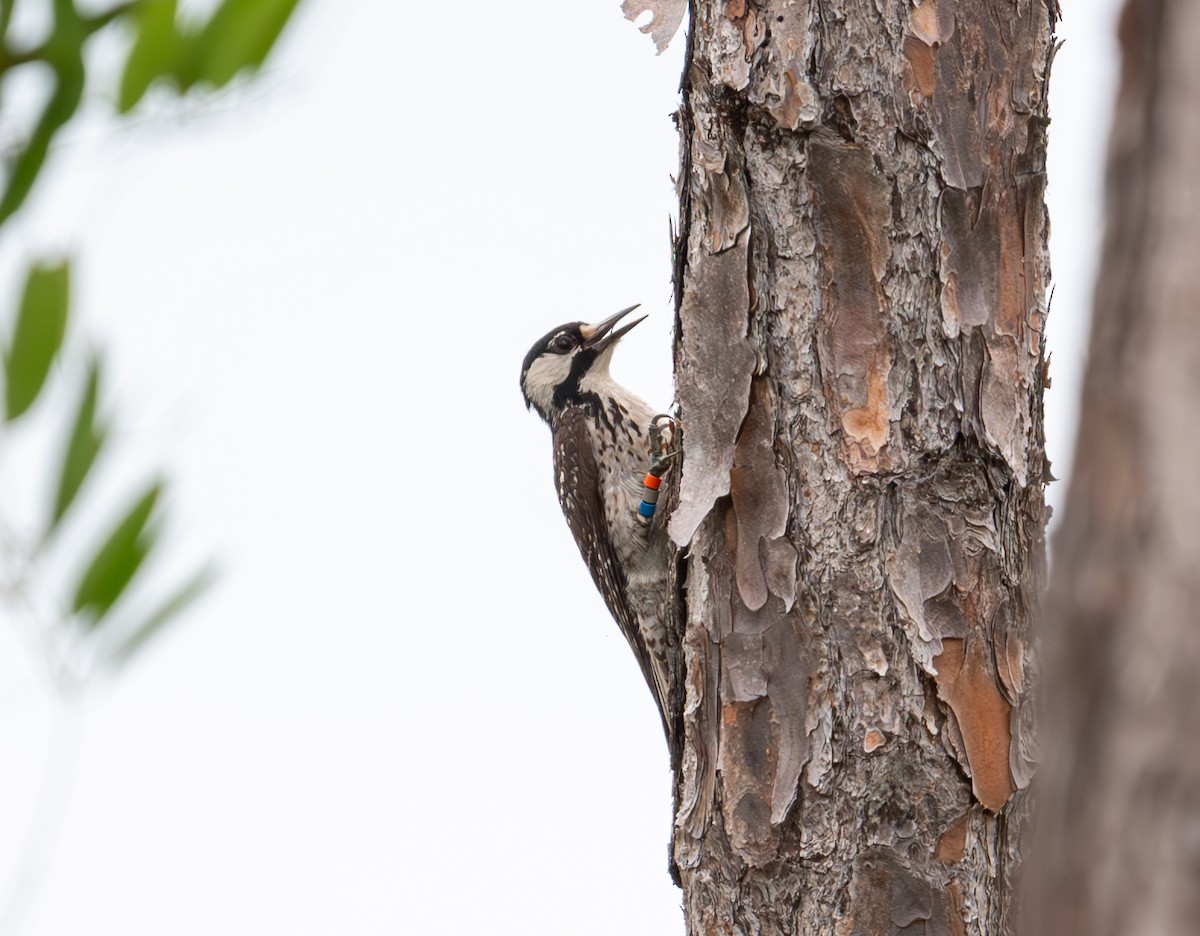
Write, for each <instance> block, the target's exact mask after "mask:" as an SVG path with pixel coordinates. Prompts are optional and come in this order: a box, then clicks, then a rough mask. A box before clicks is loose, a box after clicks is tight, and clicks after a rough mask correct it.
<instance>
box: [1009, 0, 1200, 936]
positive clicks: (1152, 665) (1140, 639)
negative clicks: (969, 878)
mask: <svg viewBox="0 0 1200 936" xmlns="http://www.w3.org/2000/svg"><path fill="white" fill-rule="evenodd" d="M1119 35H1120V40H1121V46H1122V53H1123V67H1122V71H1121V81H1120V90H1119V94H1118V98H1117V107H1116V113H1115V117H1114V124H1113V133H1112V139H1111V141H1110V148H1109V163H1108V181H1107V189H1108V194H1107V213H1108V230H1107V234H1106V238H1105V242H1104V247H1103V254H1102V257H1101V266H1100V269H1101V273H1100V277H1099V281H1098V283H1097V288H1096V297H1095V319H1094V323H1093V327H1092V337H1091V345H1090V350H1089V359H1088V371H1087V376H1086V378H1085V383H1084V395H1083V406H1082V412H1081V418H1080V424H1079V425H1080V428H1079V435H1078V438H1077V441H1076V452H1075V460H1074V468H1073V470H1072V475H1071V484H1070V489H1069V495H1068V500H1067V505H1066V511H1065V515H1064V518H1063V525H1062V528H1061V532H1060V533H1059V534H1058V536H1057V538H1056V541H1055V547H1056V548H1055V569H1054V582H1053V588H1052V592H1051V605H1050V609H1051V621H1052V623H1053V625H1054V628H1053V631H1052V632H1051V636H1058V637H1059V641H1058V646H1057V647H1055V648H1052V652H1051V653H1050V655H1049V658H1048V667H1049V672H1048V680H1047V690H1046V694H1047V697H1048V698H1047V702H1048V705H1047V708H1046V711H1047V728H1048V731H1049V735H1048V741H1049V744H1048V745H1047V748H1046V761H1047V764H1046V774H1045V778H1044V782H1043V783H1042V784H1041V786H1043V787H1044V791H1043V792H1042V793H1040V794H1039V799H1041V800H1042V805H1041V806H1039V809H1040V812H1039V823H1038V831H1039V834H1040V833H1042V832H1043V830H1045V831H1046V833H1047V834H1046V838H1045V839H1044V840H1042V839H1039V848H1038V850H1037V851H1036V852H1035V853H1034V854H1035V855H1036V856H1037V857H1036V859H1035V862H1036V867H1037V873H1036V874H1034V875H1031V878H1030V879H1031V881H1032V883H1033V886H1034V889H1035V891H1036V892H1037V893H1038V895H1039V896H1040V898H1041V899H1040V901H1036V902H1035V903H1034V906H1035V907H1036V908H1037V913H1036V924H1037V925H1035V926H1032V927H1031V928H1030V932H1033V933H1045V934H1051V933H1053V934H1056V936H1059V934H1062V936H1070V934H1083V933H1087V934H1089V936H1092V934H1094V936H1104V934H1109V933H1113V934H1115V933H1140V934H1147V936H1167V934H1183V933H1197V932H1200V686H1198V682H1200V477H1198V472H1200V468H1198V466H1200V416H1198V415H1197V414H1198V412H1200V56H1198V55H1197V51H1196V50H1197V49H1200V4H1197V3H1195V0H1130V2H1129V3H1127V5H1126V7H1125V10H1124V14H1123V16H1122V19H1121V26H1120V30H1119Z"/></svg>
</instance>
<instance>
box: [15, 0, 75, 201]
mask: <svg viewBox="0 0 1200 936" xmlns="http://www.w3.org/2000/svg"><path fill="white" fill-rule="evenodd" d="M56 15H57V17H58V18H57V20H56V22H55V24H54V32H53V34H52V35H51V37H50V39H49V40H48V41H47V43H46V46H45V58H46V61H47V63H48V64H49V65H50V67H51V68H53V69H54V91H53V93H52V94H51V95H50V100H49V101H47V102H46V107H45V109H44V110H43V111H42V115H41V117H39V118H38V122H37V125H36V126H35V127H34V128H33V133H32V134H30V137H29V140H28V141H27V142H26V143H25V145H24V146H23V147H21V148H20V149H19V150H18V151H17V155H16V157H15V158H14V159H13V160H12V162H11V163H10V165H9V171H8V181H7V184H6V186H5V188H4V195H3V196H0V224H3V223H4V222H5V221H7V220H8V219H9V218H10V217H12V215H13V214H14V213H15V212H16V211H17V209H18V208H20V207H21V205H23V204H24V203H25V199H26V198H27V197H28V195H29V192H30V190H31V189H32V188H33V184H34V182H36V181H37V177H38V173H40V172H41V171H42V164H43V163H44V162H45V161H46V154H47V153H49V152H50V144H51V143H52V142H53V141H54V137H55V135H56V134H57V133H58V131H59V130H60V129H61V128H62V126H63V124H65V123H66V122H67V121H68V120H70V119H71V117H72V116H73V115H74V113H75V111H76V110H78V108H79V102H80V101H81V100H82V98H83V83H84V66H83V42H84V39H86V38H87V34H86V32H85V31H84V30H83V29H82V28H81V26H80V22H79V18H78V16H77V15H74V7H73V6H72V5H71V4H56Z"/></svg>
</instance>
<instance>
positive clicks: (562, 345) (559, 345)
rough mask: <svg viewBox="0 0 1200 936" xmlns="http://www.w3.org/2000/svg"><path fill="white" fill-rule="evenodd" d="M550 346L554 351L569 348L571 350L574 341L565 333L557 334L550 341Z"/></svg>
mask: <svg viewBox="0 0 1200 936" xmlns="http://www.w3.org/2000/svg"><path fill="white" fill-rule="evenodd" d="M552 346H553V348H554V350H555V351H564V352H566V351H570V350H571V349H572V348H573V347H575V342H573V341H572V340H571V339H570V338H569V337H567V336H566V335H559V336H558V337H557V338H555V339H554V341H553V342H552Z"/></svg>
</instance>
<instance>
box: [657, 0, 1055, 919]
mask: <svg viewBox="0 0 1200 936" xmlns="http://www.w3.org/2000/svg"><path fill="white" fill-rule="evenodd" d="M634 5H635V6H645V5H647V4H646V3H641V4H634ZM1052 6H1053V4H1052V2H1050V0H1046V2H1043V0H954V2H952V0H921V2H920V3H919V4H917V5H914V4H913V2H912V0H882V2H879V3H870V4H865V3H860V2H858V0H801V2H797V0H695V2H693V4H692V20H691V25H690V36H689V59H688V62H687V64H686V65H685V73H684V82H683V95H684V101H683V107H682V109H681V112H680V115H679V121H678V124H679V127H680V133H681V138H682V150H683V152H682V172H681V178H680V231H679V234H678V237H677V238H676V240H675V247H676V257H675V265H676V289H677V315H678V329H677V344H676V349H675V354H676V379H677V388H678V400H679V404H680V410H681V417H682V421H683V426H684V431H685V435H686V451H685V453H684V460H683V469H682V481H681V484H680V489H679V490H680V498H679V505H678V507H677V509H676V510H675V512H674V513H673V515H672V517H671V521H670V532H671V535H672V538H673V539H674V541H675V542H676V543H677V544H678V545H679V546H680V547H681V548H683V549H685V550H686V552H685V553H684V563H683V575H684V576H685V581H684V585H685V589H684V592H683V594H684V595H685V596H686V601H685V603H684V607H685V609H686V614H685V620H684V621H683V622H682V626H683V633H682V634H681V635H680V640H679V646H680V647H681V650H682V657H683V661H684V665H685V666H686V673H685V674H684V675H683V677H682V685H683V686H684V687H685V692H684V696H685V697H684V699H683V707H684V711H683V724H684V732H683V733H684V748H683V751H682V756H681V758H680V763H679V769H678V771H677V776H676V792H677V799H676V807H677V808H676V819H675V831H674V840H673V843H672V844H673V854H674V859H675V863H676V867H677V870H678V871H679V875H680V880H681V882H682V884H683V887H684V892H685V896H684V904H685V911H686V914H687V920H688V928H689V932H690V933H694V934H709V933H763V934H774V933H787V934H792V933H794V934H814V933H830V932H833V933H837V934H840V936H853V934H860V933H861V934H868V933H869V934H875V933H893V932H894V933H901V932H903V933H911V932H924V933H927V934H930V933H946V934H975V936H984V934H987V936H992V934H1000V933H1004V932H1008V929H1007V927H1008V916H1009V912H1010V904H1011V883H1012V873H1013V871H1014V869H1015V866H1016V865H1017V864H1018V863H1019V857H1020V856H1019V842H1018V835H1019V833H1020V831H1021V828H1022V823H1023V818H1024V812H1025V803H1024V800H1025V798H1024V794H1023V793H1022V792H1020V791H1021V788H1022V787H1024V785H1025V784H1026V783H1027V782H1028V779H1029V775H1030V772H1031V768H1030V751H1032V749H1033V739H1032V737H1031V735H1030V722H1031V716H1030V712H1031V707H1030V704H1029V699H1028V696H1027V683H1028V679H1027V677H1026V675H1025V673H1026V670H1027V668H1028V667H1029V660H1028V659H1027V656H1028V653H1029V652H1030V651H1029V648H1030V640H1029V634H1028V626H1029V618H1030V614H1031V611H1032V608H1033V606H1034V605H1035V604H1036V602H1037V600H1038V596H1039V594H1040V590H1041V586H1042V569H1043V544H1042V531H1043V528H1044V525H1045V519H1046V513H1045V508H1044V505H1043V497H1042V489H1043V484H1044V482H1045V479H1046V477H1047V466H1046V464H1045V457H1044V452H1043V444H1042V424H1041V394H1042V386H1043V380H1044V375H1043V361H1042V334H1041V328H1042V322H1043V320H1044V315H1045V301H1044V286H1045V283H1046V280H1047V277H1048V267H1047V254H1046V235H1047V228H1046V217H1045V209H1044V207H1043V204H1042V188H1043V177H1042V176H1043V159H1044V153H1045V139H1044V128H1045V122H1046V121H1045V117H1046V103H1045V98H1044V88H1045V82H1046V77H1047V74H1046V73H1047V69H1048V67H1049V57H1050V52H1051V33H1052V28H1053V23H1054V14H1053V11H1052Z"/></svg>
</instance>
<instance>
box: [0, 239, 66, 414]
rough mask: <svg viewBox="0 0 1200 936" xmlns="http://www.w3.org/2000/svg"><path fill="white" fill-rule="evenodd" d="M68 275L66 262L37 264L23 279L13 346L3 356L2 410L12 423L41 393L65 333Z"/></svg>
mask: <svg viewBox="0 0 1200 936" xmlns="http://www.w3.org/2000/svg"><path fill="white" fill-rule="evenodd" d="M70 284H71V275H70V269H69V267H68V264H67V261H65V260H64V261H62V262H61V263H57V264H53V265H43V264H38V265H36V266H33V267H31V268H30V270H29V274H28V275H27V276H26V278H25V291H24V293H23V294H22V296H21V305H20V308H19V309H18V310H17V321H16V326H15V327H14V329H13V337H12V343H11V344H10V345H9V347H8V350H7V352H6V354H5V356H4V378H5V397H4V402H5V408H6V411H7V415H8V419H9V421H10V422H11V421H12V420H14V419H16V418H17V417H18V416H20V415H21V414H22V413H24V412H25V411H26V410H27V409H29V407H30V406H32V405H33V402H34V400H36V399H37V397H38V394H39V393H41V392H42V386H43V385H44V384H45V382H46V375H47V374H49V373H50V365H51V364H52V363H53V362H54V356H55V355H56V354H58V349H59V348H60V347H62V341H63V336H64V335H65V334H66V331H67V310H68V308H69V305H70V291H71V290H70Z"/></svg>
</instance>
